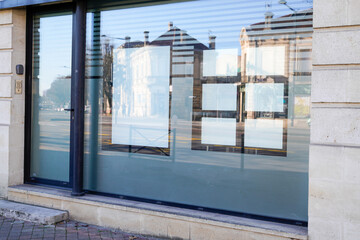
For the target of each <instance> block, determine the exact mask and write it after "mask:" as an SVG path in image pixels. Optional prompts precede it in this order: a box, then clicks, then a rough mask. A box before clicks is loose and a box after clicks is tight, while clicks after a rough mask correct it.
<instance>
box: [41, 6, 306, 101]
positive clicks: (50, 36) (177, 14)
mask: <svg viewBox="0 0 360 240" xmlns="http://www.w3.org/2000/svg"><path fill="white" fill-rule="evenodd" d="M287 2H288V5H289V6H291V7H292V8H294V9H296V10H297V11H299V10H304V9H308V8H311V7H312V1H309V0H288V1H287ZM266 4H272V6H271V7H270V8H269V7H266V6H265V5H266ZM266 11H271V12H273V13H274V18H277V17H280V16H283V15H287V14H290V13H292V11H291V10H290V9H289V8H288V7H286V6H284V5H281V4H278V1H277V0H222V1H218V0H199V1H188V2H180V3H169V4H164V5H154V6H146V7H138V8H128V9H118V10H110V11H103V12H102V14H101V18H102V19H101V27H102V29H101V34H102V35H106V36H108V37H109V39H110V40H111V41H112V43H113V44H114V45H115V47H117V46H119V45H121V44H123V43H124V40H120V39H114V38H124V37H125V36H130V37H131V40H132V41H134V40H140V41H143V39H144V33H143V32H144V31H150V41H152V40H154V39H155V38H157V37H158V36H160V35H161V34H163V33H165V32H166V31H167V29H168V22H170V21H172V22H173V23H174V26H177V27H178V28H181V29H182V30H186V31H187V33H188V34H189V35H191V36H192V37H194V38H196V39H197V40H199V41H200V42H202V43H203V44H205V45H208V36H209V33H210V34H213V35H215V36H216V48H218V49H221V48H238V50H239V55H241V53H240V50H241V48H240V43H239V36H240V31H241V29H242V28H243V27H246V26H249V25H251V24H253V23H257V22H262V21H264V13H265V12H266ZM89 20H91V18H90V16H88V28H87V30H88V34H87V35H88V40H89V37H90V36H91V33H90V30H91V22H89ZM71 22H72V16H71V15H65V16H53V17H44V18H41V19H40V36H41V39H40V78H41V81H40V94H41V95H42V94H43V91H45V90H47V89H49V88H50V86H51V82H52V81H54V80H55V79H56V78H57V77H58V76H66V75H70V72H71V71H70V66H71V33H72V29H71V26H72V23H71ZM89 42H90V41H88V43H89Z"/></svg>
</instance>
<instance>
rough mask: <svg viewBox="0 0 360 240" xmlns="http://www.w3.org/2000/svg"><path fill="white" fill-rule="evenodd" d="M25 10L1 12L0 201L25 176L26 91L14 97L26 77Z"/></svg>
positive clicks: (21, 181)
mask: <svg viewBox="0 0 360 240" xmlns="http://www.w3.org/2000/svg"><path fill="white" fill-rule="evenodd" d="M25 26H26V12H25V10H2V11H0V197H6V196H7V187H8V186H11V185H16V184H20V183H23V175H24V99H25V94H24V88H22V93H21V94H15V83H16V81H17V80H21V83H22V86H24V79H25V75H17V74H16V71H15V69H16V65H17V64H22V65H23V66H25Z"/></svg>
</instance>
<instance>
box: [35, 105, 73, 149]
mask: <svg viewBox="0 0 360 240" xmlns="http://www.w3.org/2000/svg"><path fill="white" fill-rule="evenodd" d="M39 125H40V149H42V150H52V151H65V152H68V151H69V149H70V147H69V146H70V113H69V112H65V111H62V112H61V111H60V112H58V111H55V110H43V111H40V121H39Z"/></svg>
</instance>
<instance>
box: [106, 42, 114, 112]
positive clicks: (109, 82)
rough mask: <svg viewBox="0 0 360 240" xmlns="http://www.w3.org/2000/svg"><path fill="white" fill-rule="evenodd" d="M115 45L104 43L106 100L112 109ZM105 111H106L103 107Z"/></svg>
mask: <svg viewBox="0 0 360 240" xmlns="http://www.w3.org/2000/svg"><path fill="white" fill-rule="evenodd" d="M113 48H114V47H113V46H112V45H111V44H109V42H106V43H105V44H104V45H103V56H104V58H103V79H104V80H103V91H104V100H105V101H107V104H106V105H107V106H109V109H112V86H113V79H112V67H113ZM106 105H105V106H106ZM103 111H106V107H105V109H103Z"/></svg>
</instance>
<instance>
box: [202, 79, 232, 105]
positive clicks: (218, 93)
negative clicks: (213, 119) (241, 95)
mask: <svg viewBox="0 0 360 240" xmlns="http://www.w3.org/2000/svg"><path fill="white" fill-rule="evenodd" d="M236 100H237V85H235V84H229V83H227V84H222V83H219V84H203V85H202V110H213V111H236Z"/></svg>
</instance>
